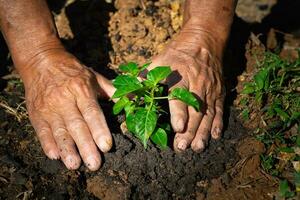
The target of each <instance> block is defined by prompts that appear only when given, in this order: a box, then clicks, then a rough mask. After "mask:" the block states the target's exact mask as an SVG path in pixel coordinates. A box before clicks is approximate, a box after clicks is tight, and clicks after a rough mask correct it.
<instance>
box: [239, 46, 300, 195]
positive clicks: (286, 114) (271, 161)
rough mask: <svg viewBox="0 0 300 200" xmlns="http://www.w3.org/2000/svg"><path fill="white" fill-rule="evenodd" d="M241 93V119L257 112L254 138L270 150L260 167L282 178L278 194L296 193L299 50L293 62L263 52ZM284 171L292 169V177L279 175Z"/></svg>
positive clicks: (299, 182) (299, 176)
mask: <svg viewBox="0 0 300 200" xmlns="http://www.w3.org/2000/svg"><path fill="white" fill-rule="evenodd" d="M241 95H242V96H243V98H242V99H241V101H240V103H239V104H240V106H241V107H242V109H243V112H242V113H241V115H242V118H243V119H244V120H248V119H249V114H250V113H257V112H259V113H260V114H261V120H262V121H263V123H264V127H261V128H259V129H258V131H257V132H258V133H259V134H258V135H257V139H259V140H260V141H261V142H263V143H264V144H265V146H266V148H268V149H269V150H268V151H267V152H268V153H266V154H265V155H261V164H262V168H263V169H264V170H265V171H266V172H268V173H269V174H271V175H273V176H276V177H278V178H280V179H282V181H281V182H280V184H279V194H280V196H281V197H284V198H290V197H293V196H295V195H296V192H300V126H299V125H300V51H299V56H298V59H297V60H295V61H289V60H284V59H282V58H280V57H279V56H278V55H276V54H274V53H271V52H266V53H265V56H264V59H263V61H261V62H259V61H257V72H256V73H255V74H254V76H253V78H252V79H251V80H250V81H249V82H247V83H245V84H244V88H243V91H242V94H241ZM291 129H293V130H291ZM271 146H272V148H271ZM274 147H275V148H274ZM282 155H288V156H282ZM281 157H285V159H282V158H281ZM286 157H287V158H288V159H286ZM280 162H281V164H279V163H280ZM282 163H284V165H283V167H282ZM293 166H294V167H293ZM284 170H292V171H294V178H293V179H292V180H291V179H290V180H289V181H287V179H286V177H283V176H282V171H284ZM289 182H290V183H291V187H290V186H289V184H288V183H289Z"/></svg>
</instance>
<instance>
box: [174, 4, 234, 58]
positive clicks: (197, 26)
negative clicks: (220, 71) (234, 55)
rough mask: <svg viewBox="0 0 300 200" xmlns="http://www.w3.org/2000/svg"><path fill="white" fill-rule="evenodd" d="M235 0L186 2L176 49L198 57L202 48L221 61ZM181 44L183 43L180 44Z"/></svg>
mask: <svg viewBox="0 0 300 200" xmlns="http://www.w3.org/2000/svg"><path fill="white" fill-rule="evenodd" d="M236 2H237V0H186V1H185V6H184V22H183V27H182V30H181V34H179V35H178V37H177V38H176V39H175V40H176V41H177V43H179V44H180V43H185V44H181V45H176V47H175V48H176V49H178V50H181V51H184V52H186V53H188V54H193V55H192V56H199V54H201V51H202V50H203V49H206V50H208V51H209V52H210V53H212V54H214V55H213V56H215V57H217V58H218V59H219V60H222V56H223V52H224V49H225V46H226V42H227V39H228V36H229V33H230V27H231V24H232V21H233V16H234V10H235V6H236ZM181 41H184V42H181Z"/></svg>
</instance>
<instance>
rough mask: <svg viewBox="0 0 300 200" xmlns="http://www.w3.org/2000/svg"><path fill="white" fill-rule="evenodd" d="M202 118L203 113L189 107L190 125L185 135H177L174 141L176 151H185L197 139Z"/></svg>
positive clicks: (188, 124)
mask: <svg viewBox="0 0 300 200" xmlns="http://www.w3.org/2000/svg"><path fill="white" fill-rule="evenodd" d="M201 118H202V113H201V112H197V111H196V110H195V109H194V108H192V107H190V106H189V107H188V123H187V127H186V130H185V132H184V133H176V135H175V139H174V149H175V151H184V150H185V149H186V148H187V147H188V146H189V145H190V144H191V142H192V140H193V139H194V137H195V134H196V131H197V129H198V127H199V123H200V121H201Z"/></svg>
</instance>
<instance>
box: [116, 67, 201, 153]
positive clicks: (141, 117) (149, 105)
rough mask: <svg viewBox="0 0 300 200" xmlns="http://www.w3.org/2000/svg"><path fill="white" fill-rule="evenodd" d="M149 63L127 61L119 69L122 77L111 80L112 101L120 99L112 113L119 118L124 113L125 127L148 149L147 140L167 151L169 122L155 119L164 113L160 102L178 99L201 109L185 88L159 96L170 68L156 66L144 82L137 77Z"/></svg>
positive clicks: (175, 89)
mask: <svg viewBox="0 0 300 200" xmlns="http://www.w3.org/2000/svg"><path fill="white" fill-rule="evenodd" d="M149 65H150V63H147V64H145V65H142V66H138V64H136V63H133V62H130V63H127V64H123V65H120V66H119V70H120V71H121V72H122V74H121V75H119V76H117V77H116V79H115V80H114V81H113V85H114V87H115V88H116V91H115V93H114V95H113V96H112V98H114V99H115V98H119V99H118V101H117V102H116V103H115V105H114V106H113V113H114V114H115V115H118V114H119V113H120V112H121V111H123V110H124V111H125V116H126V125H127V128H128V130H129V131H130V132H131V133H132V134H134V136H135V137H137V138H138V139H140V140H141V142H142V143H143V145H144V147H145V148H147V142H148V140H149V138H150V139H151V141H152V142H153V143H155V144H156V145H158V146H159V147H160V148H166V147H167V142H168V137H167V132H170V125H169V124H168V123H159V122H158V121H159V120H158V119H159V118H160V117H161V116H162V115H163V114H164V113H165V111H164V110H163V108H162V106H161V103H160V101H162V100H170V99H178V100H181V101H182V102H184V103H186V104H187V105H189V106H192V107H193V108H194V109H195V110H197V111H199V110H200V103H199V101H198V100H197V99H196V97H195V96H194V95H193V94H192V93H190V92H189V91H188V90H187V89H185V88H174V89H172V90H171V91H170V92H169V94H168V95H167V96H162V95H163V91H164V86H163V85H162V84H161V82H162V81H164V80H165V79H166V78H167V77H168V76H169V75H170V74H171V73H172V70H171V68H170V67H169V66H158V67H156V68H154V69H152V70H150V71H149V72H148V73H147V76H146V79H143V80H142V79H141V78H138V76H139V75H140V73H141V72H142V71H144V70H145V69H146V68H147V67H148V66H149Z"/></svg>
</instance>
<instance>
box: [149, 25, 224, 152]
mask: <svg viewBox="0 0 300 200" xmlns="http://www.w3.org/2000/svg"><path fill="white" fill-rule="evenodd" d="M221 48H222V47H221V45H220V47H219V46H218V43H217V41H216V40H215V39H214V38H213V37H212V36H211V35H210V34H209V33H208V32H204V31H202V30H193V29H183V30H182V31H181V32H180V34H179V35H178V36H177V37H176V38H175V39H174V40H173V41H171V42H170V44H169V45H168V46H167V47H166V48H165V50H164V51H163V52H162V53H161V54H159V55H158V56H156V57H155V58H154V59H153V62H152V64H151V66H150V69H151V67H152V68H153V66H166V65H167V66H171V68H172V70H173V71H175V72H176V73H173V76H172V75H171V78H170V79H168V80H167V84H168V85H169V88H170V90H171V89H172V88H174V87H183V88H186V89H188V90H190V91H191V92H193V93H194V94H195V95H196V96H197V97H198V98H199V99H200V100H201V101H202V102H203V109H202V111H201V112H196V111H195V110H194V109H193V108H192V107H187V106H186V105H185V104H184V103H182V102H181V101H179V100H170V101H169V107H170V113H171V124H172V127H173V129H174V131H175V132H176V136H175V139H174V149H175V150H177V151H183V150H185V149H186V148H187V147H188V146H189V145H190V146H191V148H192V149H193V150H194V151H196V152H200V151H202V150H203V149H204V148H205V146H206V143H207V141H208V139H209V136H210V135H211V136H212V138H214V139H218V138H220V136H221V131H222V128H223V121H222V116H223V101H224V96H225V94H224V90H223V83H222V69H221V65H220V61H219V59H220V58H221V57H222V51H223V50H222V49H221Z"/></svg>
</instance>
